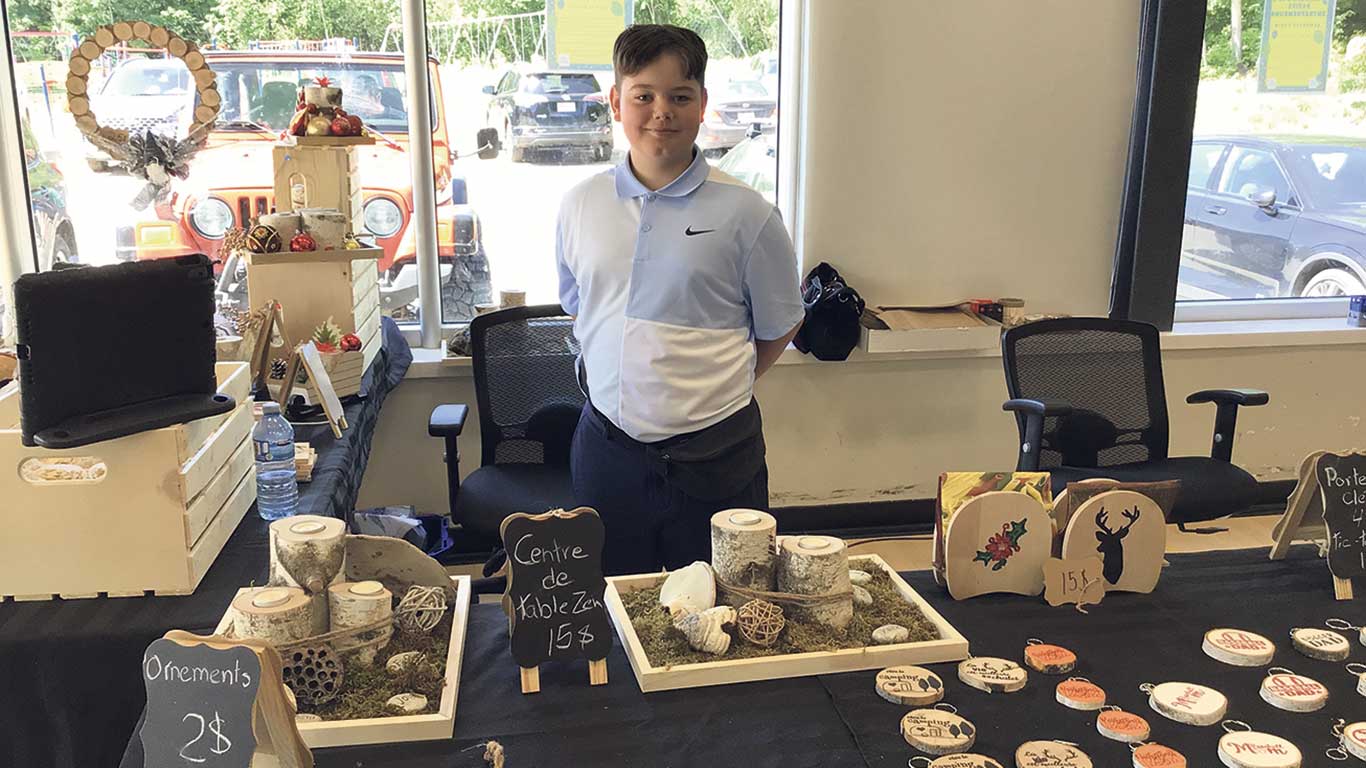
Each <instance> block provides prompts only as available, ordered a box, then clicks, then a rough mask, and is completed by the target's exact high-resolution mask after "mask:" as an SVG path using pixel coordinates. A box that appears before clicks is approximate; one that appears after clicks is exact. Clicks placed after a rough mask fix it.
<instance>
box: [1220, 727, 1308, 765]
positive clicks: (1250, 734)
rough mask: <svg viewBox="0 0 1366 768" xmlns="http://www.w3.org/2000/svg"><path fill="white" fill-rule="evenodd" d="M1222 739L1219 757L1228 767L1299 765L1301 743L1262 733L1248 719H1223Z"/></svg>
mask: <svg viewBox="0 0 1366 768" xmlns="http://www.w3.org/2000/svg"><path fill="white" fill-rule="evenodd" d="M1224 730H1225V731H1227V733H1225V734H1224V736H1223V737H1222V738H1220V739H1219V761H1220V762H1222V763H1223V764H1224V765H1226V766H1228V768H1300V764H1301V760H1302V759H1303V758H1302V757H1301V755H1300V749H1299V747H1296V746H1295V745H1294V744H1291V743H1290V742H1289V741H1287V740H1285V739H1283V738H1281V737H1280V736H1274V735H1272V734H1270V733H1259V732H1257V731H1254V730H1252V729H1251V727H1250V726H1248V725H1247V723H1242V722H1238V721H1236V720H1231V721H1229V722H1226V723H1224Z"/></svg>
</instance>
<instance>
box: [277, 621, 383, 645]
mask: <svg viewBox="0 0 1366 768" xmlns="http://www.w3.org/2000/svg"><path fill="white" fill-rule="evenodd" d="M391 621H392V619H391V618H390V617H387V616H386V617H384V618H383V619H380V620H378V621H374V622H371V623H369V624H362V625H361V626H359V627H351V628H350V629H339V630H337V631H336V632H327V633H324V634H321V635H314V636H313V637H305V638H304V639H303V640H296V641H295V642H292V643H282V644H280V645H278V646H276V647H275V650H277V651H279V652H280V653H282V654H283V653H285V652H287V651H293V650H296V649H299V648H307V647H309V646H314V645H320V644H322V643H327V644H328V645H331V646H332V648H333V650H335V651H336V652H337V653H349V652H351V651H354V650H357V649H360V648H369V647H370V646H372V645H375V646H377V645H381V644H382V642H384V641H387V639H388V638H386V637H384V634H383V633H380V634H379V635H377V636H376V637H374V638H371V639H370V640H361V641H359V642H356V643H353V644H351V645H342V644H341V643H338V642H335V641H338V640H340V641H343V642H345V641H350V640H355V639H356V638H359V637H360V636H361V635H364V634H365V633H366V632H374V631H375V630H377V629H383V628H384V627H385V626H387V625H388V624H389V623H390V622H391Z"/></svg>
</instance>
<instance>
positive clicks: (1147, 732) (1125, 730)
mask: <svg viewBox="0 0 1366 768" xmlns="http://www.w3.org/2000/svg"><path fill="white" fill-rule="evenodd" d="M1096 731H1097V732H1099V733H1100V735H1101V736H1104V737H1105V738H1107V739H1112V740H1114V741H1119V742H1123V743H1125V744H1142V743H1143V742H1145V741H1147V740H1148V737H1149V736H1151V735H1152V726H1150V725H1148V721H1147V719H1146V718H1144V717H1142V716H1140V715H1135V714H1134V713H1132V712H1125V711H1124V710H1122V709H1120V708H1119V707H1116V706H1114V705H1110V706H1107V707H1102V708H1101V713H1100V714H1099V715H1096Z"/></svg>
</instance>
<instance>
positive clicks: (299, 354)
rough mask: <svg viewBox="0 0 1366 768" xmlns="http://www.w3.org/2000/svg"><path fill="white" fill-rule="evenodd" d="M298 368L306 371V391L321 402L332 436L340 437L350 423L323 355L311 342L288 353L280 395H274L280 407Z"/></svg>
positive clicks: (285, 403)
mask: <svg viewBox="0 0 1366 768" xmlns="http://www.w3.org/2000/svg"><path fill="white" fill-rule="evenodd" d="M300 367H303V368H304V369H305V370H307V371H308V385H307V386H308V390H309V393H310V394H312V395H313V397H314V399H315V400H316V401H318V402H319V403H321V404H322V407H323V413H324V414H325V416H326V418H327V425H328V426H329V427H331V428H332V435H333V436H334V437H337V438H340V437H341V436H342V430H343V429H346V428H347V427H349V426H350V425H349V424H347V423H346V411H345V410H344V409H343V408H342V404H341V398H339V397H337V391H336V390H335V389H333V388H332V378H331V377H330V376H328V375H327V369H326V368H325V367H324V366H323V359H322V356H321V355H319V354H318V348H317V346H315V345H314V344H313V342H312V341H308V342H305V343H303V344H300V345H299V346H297V347H295V348H294V353H293V354H292V355H290V358H289V367H288V368H287V369H286V370H285V380H284V381H283V382H282V383H281V384H280V395H279V397H278V398H276V399H277V401H278V402H279V403H280V410H282V411H283V410H284V408H285V406H286V405H288V403H289V396H290V394H292V393H293V392H294V382H295V380H296V379H297V378H298V376H299V368H300Z"/></svg>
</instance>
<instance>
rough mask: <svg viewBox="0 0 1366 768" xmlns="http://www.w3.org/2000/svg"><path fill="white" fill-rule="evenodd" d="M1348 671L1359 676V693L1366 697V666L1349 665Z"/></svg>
mask: <svg viewBox="0 0 1366 768" xmlns="http://www.w3.org/2000/svg"><path fill="white" fill-rule="evenodd" d="M1347 671H1348V672H1351V673H1352V674H1354V675H1356V676H1357V693H1359V694H1361V695H1362V696H1366V664H1348V665H1347Z"/></svg>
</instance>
